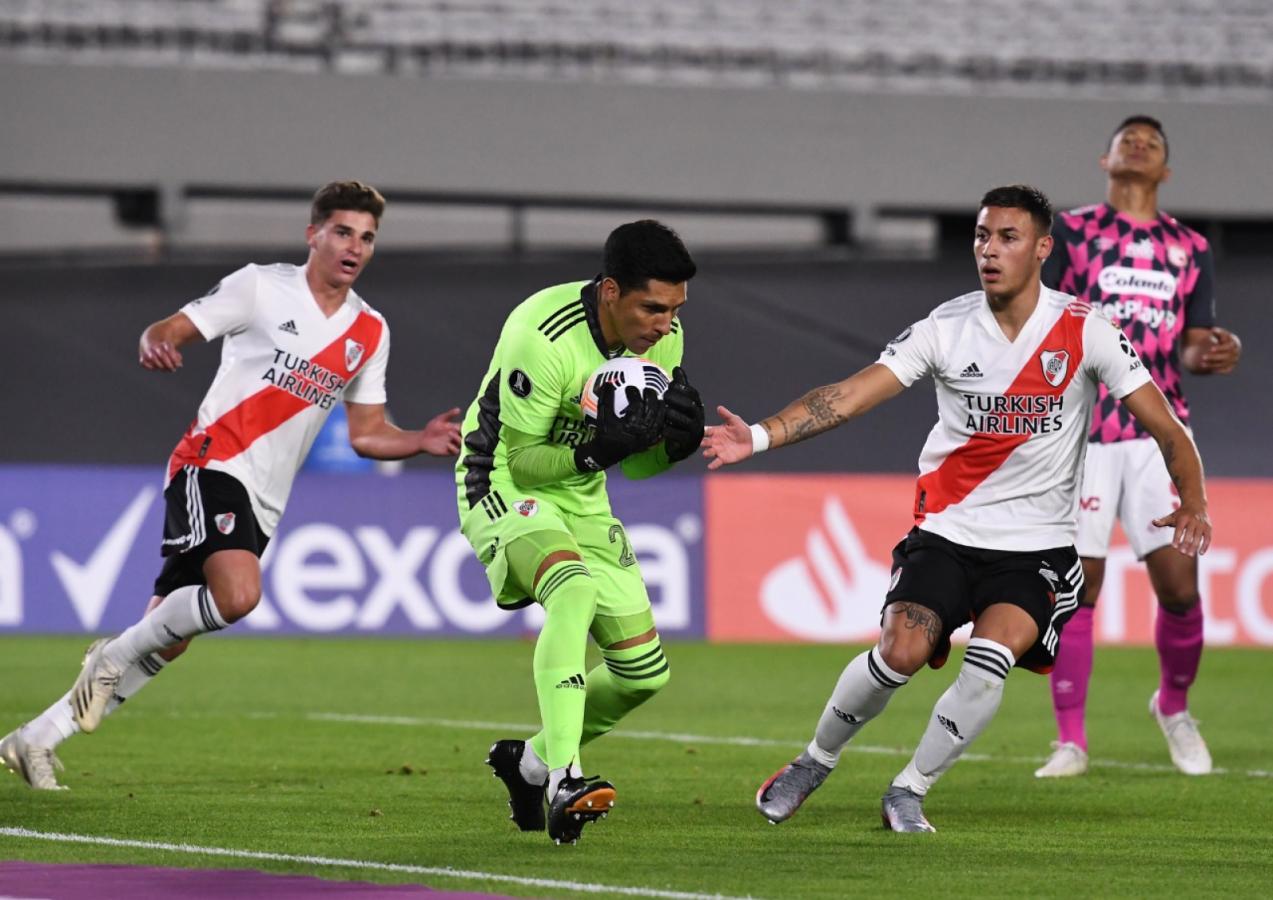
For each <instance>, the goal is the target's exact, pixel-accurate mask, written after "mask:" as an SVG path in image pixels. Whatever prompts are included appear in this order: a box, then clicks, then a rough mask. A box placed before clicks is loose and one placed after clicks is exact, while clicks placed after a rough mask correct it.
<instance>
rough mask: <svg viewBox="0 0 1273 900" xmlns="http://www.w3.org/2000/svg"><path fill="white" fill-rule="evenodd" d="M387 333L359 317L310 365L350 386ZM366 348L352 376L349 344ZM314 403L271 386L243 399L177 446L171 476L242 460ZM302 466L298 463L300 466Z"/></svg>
mask: <svg viewBox="0 0 1273 900" xmlns="http://www.w3.org/2000/svg"><path fill="white" fill-rule="evenodd" d="M383 332H384V325H383V324H382V323H381V321H380V320H379V319H378V318H376V317H375V316H373V315H370V314H369V313H365V312H363V313H359V314H358V318H357V319H355V320H354V322H353V324H352V325H350V326H349V328H348V329H346V330H345V333H344V334H342V335H341V336H340V337H338V338H336V340H334V341H332V342H331V343H330V344H328V345H327V346H326V347H324V348H323V349H322V350H321V351H319V352H318V354H316V355H315V356H314V357H312V358H311V359H310V362H311V363H313V364H314V365H317V366H321V367H322V368H324V369H326V370H328V371H329V372H335V373H336V374H338V375H343V376H344V377H345V379H346V381H348V380H349V379H351V378H352V377H353V374H354V372H355V371H357V370H358V369H360V368H361V367H362V366H364V365H366V363H367V361H368V360H369V359H371V357H372V355H373V354H374V353H375V352H376V348H377V347H378V346H379V345H380V338H381V335H382V334H383ZM347 340H351V341H354V342H356V343H358V344H361V345H362V347H363V352H362V356H361V357H360V358H359V359H358V360H357V362H356V365H355V366H354V369H353V371H351V370H350V369H349V368H348V367H347V366H346V365H345V342H346V341H347ZM309 405H310V404H309V403H308V401H306V400H302V399H301V398H300V397H297V396H295V395H294V394H291V393H289V392H287V391H285V390H283V389H282V388H279V387H275V386H274V385H272V384H271V385H267V386H265V387H264V388H262V389H261V390H259V391H257V392H256V393H255V394H253V395H251V396H250V397H247V398H246V399H244V400H243V401H242V402H241V403H239V405H238V406H235V407H234V408H233V409H230V410H228V411H226V413H225V414H224V415H222V416H221V418H219V419H217V420H216V421H215V422H213V423H212V424H211V425H209V426H208V427H207V428H204V429H203V430H198V429H197V426H196V424H192V425H191V426H190V428H189V429H188V430H187V431H186V434H185V436H184V437H182V439H181V441H180V442H179V443H178V444H177V447H176V449H175V450H173V452H172V456H171V457H170V458H169V460H168V477H169V478H172V476H173V475H174V474H175V473H176V471H177V470H178V469H180V468H181V467H182V466H200V467H202V466H205V465H207V464H208V463H209V462H211V461H212V460H226V459H232V458H233V457H235V456H238V455H239V454H240V453H242V452H243V451H244V450H246V449H247V448H248V447H250V446H252V443H253V442H254V441H255V440H256V439H257V438H259V437H261V436H262V435H264V434H269V433H270V432H271V431H273V430H274V429H276V428H278V427H279V426H280V425H282V424H283V423H284V422H286V421H287V420H288V419H290V418H292V417H293V416H295V415H296V414H297V413H299V412H301V411H302V410H304V409H305V408H306V407H307V406H309ZM300 464H301V461H300V460H299V459H298V460H296V465H297V466H299V465H300Z"/></svg>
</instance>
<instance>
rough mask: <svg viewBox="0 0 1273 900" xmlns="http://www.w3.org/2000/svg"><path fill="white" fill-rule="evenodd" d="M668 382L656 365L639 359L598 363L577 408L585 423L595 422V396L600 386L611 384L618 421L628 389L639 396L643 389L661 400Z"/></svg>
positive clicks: (629, 357)
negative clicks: (579, 408)
mask: <svg viewBox="0 0 1273 900" xmlns="http://www.w3.org/2000/svg"><path fill="white" fill-rule="evenodd" d="M670 381H671V379H670V378H668V375H667V373H666V372H664V371H663V369H662V368H660V367H659V365H658V363H653V362H650V361H649V360H648V359H643V358H642V357H640V356H620V357H618V358H617V359H611V360H607V361H606V362H604V363H602V364H601V365H600V366H598V367H597V371H595V372H593V373H592V374H591V375H589V376H588V380H587V382H585V383H584V386H583V393H581V394H580V395H579V405H580V406H581V407H583V414H584V415H585V416H586V417H587V418H588V419H596V418H597V400H598V399H599V398H598V396H597V392H598V391H599V390H600V389H601V388H602V387H603V386H604V385H607V384H613V385H614V387H615V391H614V411H615V414H616V415H618V416H619V417H620V418H622V417H623V413H624V410H626V409H627V408H628V392H627V390H626V389H627V387H628V386H629V385H631V386H633V387H635V388H636V389H637V390H638V391H641V392H642V393H645V389H646V388H652V389H653V390H654V393H656V394H658V395H659V396H660V397H662V396H663V393H664V391H666V390H667V386H668V383H669V382H670Z"/></svg>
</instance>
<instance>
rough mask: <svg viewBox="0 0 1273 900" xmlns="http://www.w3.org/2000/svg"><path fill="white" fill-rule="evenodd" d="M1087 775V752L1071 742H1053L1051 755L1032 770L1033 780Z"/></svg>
mask: <svg viewBox="0 0 1273 900" xmlns="http://www.w3.org/2000/svg"><path fill="white" fill-rule="evenodd" d="M1086 774H1087V751H1086V750H1084V749H1083V748H1082V747H1080V746H1079V745H1078V744H1076V743H1074V742H1073V741H1064V742H1062V741H1053V742H1052V755H1051V756H1049V757H1048V761H1047V762H1045V763H1044V764H1043V765H1042V766H1040V767H1039V768H1037V769H1035V770H1034V777H1035V778H1072V777H1073V776H1075V775H1086Z"/></svg>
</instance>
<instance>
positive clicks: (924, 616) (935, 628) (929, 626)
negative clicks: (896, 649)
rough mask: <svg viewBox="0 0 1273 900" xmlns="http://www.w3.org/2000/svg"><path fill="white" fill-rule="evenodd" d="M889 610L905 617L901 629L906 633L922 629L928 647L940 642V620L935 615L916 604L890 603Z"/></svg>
mask: <svg viewBox="0 0 1273 900" xmlns="http://www.w3.org/2000/svg"><path fill="white" fill-rule="evenodd" d="M889 609H890V610H892V611H893V612H894V613H895V614H896V615H900V616H905V617H906V621H905V622H903V623H902V627H903V628H905V629H906V630H907V631H914V630H915V629H917V628H922V629H923V630H924V636H925V637H926V638H927V639H928V645H929V646H930V647H936V646H937V642H938V641H939V640H941V618H940V617H938V615H937V613H935V612H933V611H932V610H931V609H929V608H928V607H926V606H920V605H919V604H918V603H906V602H900V603H891V604H889Z"/></svg>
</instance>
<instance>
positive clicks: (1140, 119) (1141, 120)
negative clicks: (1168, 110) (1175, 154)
mask: <svg viewBox="0 0 1273 900" xmlns="http://www.w3.org/2000/svg"><path fill="white" fill-rule="evenodd" d="M1129 125H1148V126H1149V127H1150V128H1152V129H1154V131H1156V132H1158V136H1159V137H1160V138H1162V155H1163V159H1164V160H1167V159H1169V158H1170V157H1171V147H1170V146H1169V145H1168V144H1167V132H1165V131H1163V127H1162V122H1160V121H1158V120H1157V119H1155V118H1154V117H1153V116H1145V115H1137V116H1128V117H1127V118H1126V119H1123V121H1121V122H1119V123H1118V127H1117V128H1115V129H1114V133H1113V134H1111V135H1110V136H1109V140H1108V141H1106V142H1105V146H1106V147H1109V146H1110V144H1112V143H1114V138H1116V137H1118V135H1119V134H1120V133H1121V132H1122V130H1123V129H1124V128H1126V127H1128V126H1129Z"/></svg>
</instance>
